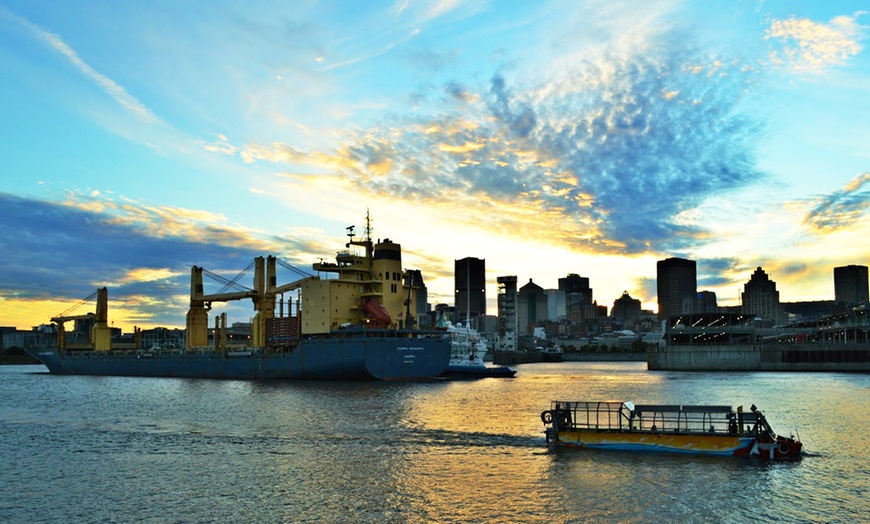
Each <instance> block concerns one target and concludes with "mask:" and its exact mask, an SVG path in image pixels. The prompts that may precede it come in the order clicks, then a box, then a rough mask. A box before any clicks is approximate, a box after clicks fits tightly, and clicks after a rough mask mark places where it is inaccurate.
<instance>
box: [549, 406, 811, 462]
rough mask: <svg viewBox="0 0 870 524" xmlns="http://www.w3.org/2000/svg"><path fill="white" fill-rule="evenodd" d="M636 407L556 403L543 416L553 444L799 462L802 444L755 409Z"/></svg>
mask: <svg viewBox="0 0 870 524" xmlns="http://www.w3.org/2000/svg"><path fill="white" fill-rule="evenodd" d="M749 409H750V412H749V413H745V412H744V411H743V406H739V407H738V408H737V410H736V411H735V410H733V409H732V408H731V406H682V405H634V404H633V403H631V402H620V401H607V402H571V401H560V400H557V401H553V402H552V403H551V404H550V409H548V410H546V411H544V412H542V413H541V421H542V422H543V423H544V426H545V427H546V432H545V433H546V437H547V444H550V445H554V446H566V447H578V448H594V449H613V450H623V451H659V452H673V453H690V454H699V455H718V456H727V457H744V456H754V457H759V458H762V459H765V460H768V459H769V460H787V459H797V458H799V457H800V454H801V447H802V445H801V442H800V440H796V439H795V438H794V437H793V436H792V437H788V438H786V437H783V436H780V435H777V434H776V433H774V432H773V430H772V429H771V428H770V425H769V424H768V423H767V419H766V418H765V417H764V415H763V414H762V413H761V411H759V410H758V409H757V408H756V407H755V405H753V406H752V407H751V408H749Z"/></svg>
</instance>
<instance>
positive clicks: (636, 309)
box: [610, 291, 640, 322]
mask: <svg viewBox="0 0 870 524" xmlns="http://www.w3.org/2000/svg"><path fill="white" fill-rule="evenodd" d="M610 316H611V317H613V319H614V320H619V321H622V322H627V321H634V320H638V319H639V318H640V300H638V299H636V298H631V295H629V294H628V291H623V292H622V296H621V297H619V298H617V299H616V300H614V301H613V308H611V309H610Z"/></svg>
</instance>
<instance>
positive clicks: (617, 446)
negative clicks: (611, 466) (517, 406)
mask: <svg viewBox="0 0 870 524" xmlns="http://www.w3.org/2000/svg"><path fill="white" fill-rule="evenodd" d="M754 443H755V438H753V437H749V436H743V437H741V436H739V435H687V434H679V433H674V434H668V433H647V432H644V433H640V432H637V433H631V432H609V431H576V430H575V431H572V430H568V431H559V432H558V434H557V435H556V439H555V444H556V445H562V446H574V447H582V448H598V449H613V450H621V451H665V452H674V453H696V454H702V455H721V456H740V455H748V454H749V452H750V451H751V450H752V445H753V444H754Z"/></svg>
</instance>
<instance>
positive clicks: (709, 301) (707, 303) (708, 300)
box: [683, 291, 719, 314]
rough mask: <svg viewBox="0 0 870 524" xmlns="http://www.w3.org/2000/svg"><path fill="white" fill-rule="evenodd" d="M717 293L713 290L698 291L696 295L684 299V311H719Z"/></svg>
mask: <svg viewBox="0 0 870 524" xmlns="http://www.w3.org/2000/svg"><path fill="white" fill-rule="evenodd" d="M718 312H719V305H718V303H717V302H716V293H714V292H713V291H698V292H697V293H695V295H694V296H689V297H686V298H684V299H683V313H685V314H692V313H718Z"/></svg>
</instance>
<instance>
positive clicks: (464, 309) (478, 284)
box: [453, 257, 486, 320]
mask: <svg viewBox="0 0 870 524" xmlns="http://www.w3.org/2000/svg"><path fill="white" fill-rule="evenodd" d="M453 278H454V290H455V293H454V300H455V303H456V318H457V319H458V320H465V319H466V317H468V316H469V314H470V315H471V318H476V317H479V316H481V315H485V314H486V260H485V259H482V258H474V257H467V258H463V259H462V260H456V261H454V267H453Z"/></svg>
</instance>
